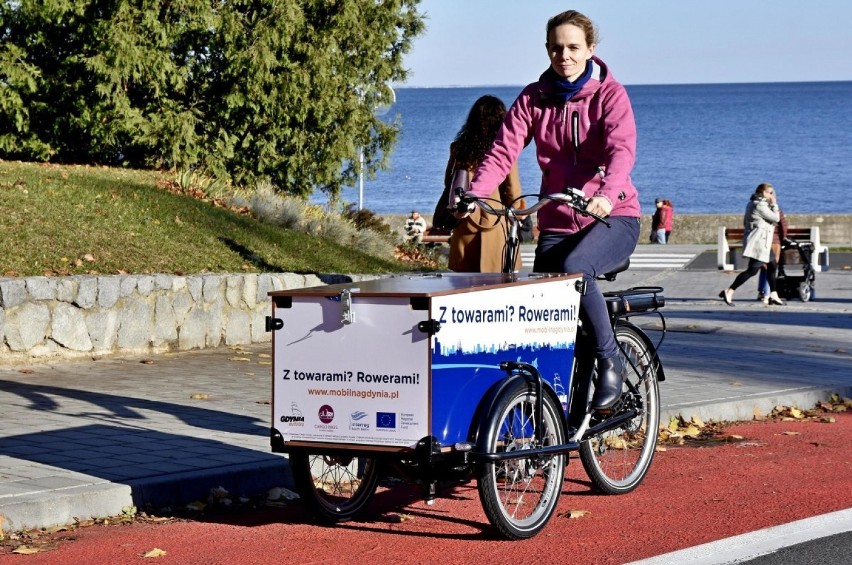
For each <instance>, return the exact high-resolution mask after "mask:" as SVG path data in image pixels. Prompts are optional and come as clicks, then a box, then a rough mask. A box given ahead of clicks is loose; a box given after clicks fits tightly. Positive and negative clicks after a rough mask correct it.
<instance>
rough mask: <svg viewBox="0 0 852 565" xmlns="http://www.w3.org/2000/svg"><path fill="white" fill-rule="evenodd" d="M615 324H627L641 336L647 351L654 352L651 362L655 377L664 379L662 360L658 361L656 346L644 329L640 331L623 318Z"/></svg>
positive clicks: (659, 380) (660, 380)
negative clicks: (654, 369)
mask: <svg viewBox="0 0 852 565" xmlns="http://www.w3.org/2000/svg"><path fill="white" fill-rule="evenodd" d="M617 325H619V326H629V327H630V328H631V329H632V330H633V331H635V332H636V335H638V336H639V337H641V338H642V342H643V343H644V344H645V347H647V348H648V351H653V352H654V357H653V358H652V359H651V362H652V363H654V365H655V366H656V368H657V370H656V371H655V376H656V378H657V381H658V382H662V381H664V380H666V373H665V371H663V363H662V361H660V356H659V355H657V349H656V347H654V344H653V342H651V338H650V337H648V334H646V333H645V332H644V331H642V330H641V329H640V328H639V327H638V326H637V325H635V324H633V323H631V322H627V321H625V320H619V321H618V322H617Z"/></svg>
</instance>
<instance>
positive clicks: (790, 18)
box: [405, 0, 852, 86]
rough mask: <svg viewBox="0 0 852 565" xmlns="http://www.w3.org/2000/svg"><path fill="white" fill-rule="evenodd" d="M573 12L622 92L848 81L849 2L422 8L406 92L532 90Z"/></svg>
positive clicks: (451, 4)
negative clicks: (549, 26) (589, 23)
mask: <svg viewBox="0 0 852 565" xmlns="http://www.w3.org/2000/svg"><path fill="white" fill-rule="evenodd" d="M567 9H575V10H580V11H581V12H583V13H585V14H586V15H587V16H589V17H590V18H591V19H592V20H593V21H594V22H595V23H596V24H597V26H598V28H599V31H600V36H601V40H600V43H599V44H598V47H597V51H596V54H597V55H598V56H599V57H601V58H602V59H604V60H605V61H606V62H607V64H608V65H609V66H610V67H611V69H612V71H613V73H614V75H615V76H616V78H617V79H618V80H619V81H620V82H622V83H624V84H690V83H719V82H788V81H821V80H852V1H850V0H813V1H811V2H803V1H802V0H797V1H794V0H598V1H591V0H586V1H575V2H554V1H551V0H423V2H421V4H420V11H421V12H425V13H426V14H427V15H428V19H427V20H426V25H427V30H426V32H425V33H424V34H423V35H422V36H421V37H419V38H418V39H416V40H415V42H414V48H413V49H412V51H411V52H410V53H409V54H408V55H407V56H406V58H405V66H406V68H408V69H409V70H410V71H411V75H410V77H409V80H408V82H407V83H406V86H480V85H522V84H527V83H529V82H531V81H533V80H535V79H537V78H538V75H539V74H540V73H541V72H542V71H543V70H544V69H545V68H546V67H547V64H548V62H547V53H546V51H545V49H544V41H545V36H544V35H545V34H544V30H545V25H546V23H547V19H548V18H549V17H550V16H553V15H554V14H557V13H559V12H561V11H563V10H567Z"/></svg>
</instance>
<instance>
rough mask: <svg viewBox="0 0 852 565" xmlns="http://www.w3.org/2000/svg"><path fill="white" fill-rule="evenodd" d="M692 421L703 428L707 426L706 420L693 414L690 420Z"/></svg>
mask: <svg viewBox="0 0 852 565" xmlns="http://www.w3.org/2000/svg"><path fill="white" fill-rule="evenodd" d="M690 422H692V423H693V424H695V425H696V426H698V427H699V428H703V427H704V426H705V424H704V420H702V419H701V418H699V417H698V416H693V417H692V419H691V420H690Z"/></svg>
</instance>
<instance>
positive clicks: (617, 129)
mask: <svg viewBox="0 0 852 565" xmlns="http://www.w3.org/2000/svg"><path fill="white" fill-rule="evenodd" d="M593 62H594V70H593V72H592V78H590V79H589V81H588V82H587V83H586V84H585V85H584V86H583V88H582V89H581V90H580V92H578V93H577V94H575V95H574V96H573V97H572V98H571V99H570V100H569V101H568V102H567V103H565V102H563V101H562V100H560V99H559V98H554V97H553V96H552V94H551V93H550V92H549V90H550V85H549V84H548V83H547V82H546V81H545V80H541V79H540V80H539V81H538V82H534V83H532V84H530V85H528V86H527V87H526V88H524V90H523V91H522V92H521V94H520V95H519V96H518V98H517V100H515V102H514V104H512V107H511V108H510V109H509V111H508V112H507V113H506V117H505V119H504V120H503V126H502V127H501V128H500V132H499V133H498V134H497V137H496V139H495V140H494V145H493V146H492V147H491V149H490V150H489V151H488V154H487V155H486V156H485V159H484V160H483V162H482V164H481V165H480V166H479V168H478V169H477V171H476V175H474V177H473V180H472V181H471V185H470V191H471V192H473V193H474V194H475V195H476V196H480V197H484V196H489V195H490V194H491V193H492V192H494V187H496V186H498V185H499V184H500V183H501V182H503V180H504V179H505V178H506V175H508V174H509V170H510V169H511V168H512V165H513V164H514V163H515V161H517V159H518V156H519V155H520V153H521V151H522V150H523V148H524V147H526V146H527V144H529V142H530V141H532V140H535V144H536V157H537V159H538V164H539V167H541V171H542V175H541V190H540V193H541V194H552V193H554V192H560V191H562V190H563V189H564V188H565V187H568V186H571V187H575V188H580V189H582V190H583V192H584V193H585V194H586V196H587V197H591V196H604V197H605V198H607V199H608V200H609V201H610V202H612V204H613V208H612V213H611V214H610V215H612V216H628V217H634V218H638V217H640V215H641V213H640V209H639V199H638V197H637V194H636V187H634V186H633V182H632V181H631V180H630V171H631V169H632V168H633V163H634V161H635V158H636V124H635V122H634V119H633V108H632V107H631V106H630V100H629V99H628V97H627V91H626V90H625V89H624V87H623V86H622V85H621V84H620V83H618V82H616V80H615V79H614V78H613V77H612V75H611V74H610V73H609V72H608V70H607V67H606V65H605V64H604V63H603V61H601V60H600V59H598V58H597V57H593ZM592 221H593V219H592V218H589V217H585V216H581V215H579V214H577V213H575V212H574V211H573V210H571V209H570V208H568V207H567V206H564V205H557V204H555V203H551V204H548V205H547V206H544V207H543V208H542V209H541V210H539V211H538V226H539V229H540V230H541V231H551V232H575V231H578V230H580V229H582V228H583V227H584V226H586V225H588V224H589V223H591V222H592Z"/></svg>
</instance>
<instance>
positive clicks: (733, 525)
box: [0, 413, 852, 565]
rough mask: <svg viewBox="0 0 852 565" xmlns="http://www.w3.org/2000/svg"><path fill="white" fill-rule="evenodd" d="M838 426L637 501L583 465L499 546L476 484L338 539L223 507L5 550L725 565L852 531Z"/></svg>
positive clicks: (665, 476) (708, 462)
mask: <svg viewBox="0 0 852 565" xmlns="http://www.w3.org/2000/svg"><path fill="white" fill-rule="evenodd" d="M835 420H836V421H835V422H833V423H827V422H818V421H781V420H778V421H771V422H749V423H741V424H736V425H734V426H732V427H730V428H728V429H727V430H725V432H724V434H723V435H724V437H728V438H729V439H730V440H732V441H717V442H703V443H702V442H699V443H697V444H694V445H691V446H686V447H684V446H673V445H667V446H665V447H666V449H665V451H660V452H658V453H657V456H656V458H655V460H654V463H653V466H652V469H651V472H650V473H649V475H648V476H647V478H646V480H645V481H644V482H643V484H642V485H641V486H640V487H639V489H637V490H636V491H634V492H633V493H631V494H628V495H624V496H617V497H613V496H605V495H601V494H598V493H597V492H595V491H594V490H592V487H591V485H590V483H589V482H588V479H587V478H586V476H585V474H584V472H583V470H582V466H581V465H579V463H578V461H576V460H573V461H572V463H571V464H569V467H568V470H567V475H566V480H565V483H564V488H563V492H562V496H561V498H560V501H559V504H558V506H557V509H556V513H555V514H554V516H553V518H552V519H551V521H550V523H549V524H548V525H547V526H546V528H545V529H544V530H543V531H542V532H541V533H540V534H539V535H538V536H536V537H534V538H532V539H529V540H526V541H523V542H507V541H502V540H500V539H498V538H497V537H496V536H495V534H494V531H493V530H492V529H491V528H490V526H489V524H488V522H487V520H486V518H485V516H484V514H483V511H482V508H481V505H480V501H479V496H478V494H477V490H476V488H475V485H474V484H468V485H464V486H461V487H457V488H455V489H452V490H450V491H448V492H444V493H443V494H442V496H441V497H440V498H439V499H438V500H437V501H436V502H435V504H434V505H432V506H429V505H427V504H425V503H424V502H423V501H422V500H421V499H420V498H419V497H418V491H417V490H415V489H410V488H408V487H397V488H393V489H389V490H384V491H383V492H380V493H379V494H378V495H377V496H376V498H375V499H374V504H373V505H372V507H371V509H370V512H369V513H368V514H367V515H366V516H364V517H363V518H362V519H359V520H356V521H353V522H349V523H346V524H342V525H339V526H336V527H325V526H320V525H317V524H316V523H315V522H314V521H313V519H312V517H311V516H310V515H308V514H307V513H306V511H305V509H304V508H303V506H302V505H301V504H300V503H299V502H291V503H288V504H285V505H283V506H281V505H278V504H277V505H274V506H263V505H261V506H260V507H258V508H256V509H253V510H242V511H238V512H233V511H228V510H226V509H225V508H226V507H223V506H216V505H214V506H209V507H207V508H205V510H204V511H203V512H199V513H198V514H197V515H196V516H195V517H194V518H193V519H191V520H185V521H184V520H181V521H173V522H169V523H165V524H152V523H143V522H136V523H133V524H131V525H96V526H90V527H84V528H78V529H76V530H73V531H60V532H56V533H53V534H50V535H43V536H40V537H38V538H37V539H35V540H33V542H32V543H31V547H33V548H36V549H37V550H38V552H37V553H35V554H33V555H29V556H27V557H25V558H24V557H22V556H20V555H10V554H9V553H8V551H9V550H10V545H9V544H8V543H6V545H4V546H0V563H2V564H4V565H5V564H6V563H21V562H23V561H24V560H25V561H26V562H27V563H29V564H58V563H63V564H64V563H87V564H101V563H103V564H107V563H108V564H111V565H114V564H122V563H138V562H139V559H140V556H142V555H144V554H146V553H148V552H151V551H154V550H160V551H164V552H165V554H162V555H161V557H160V558H158V559H157V560H156V562H157V563H181V564H196V563H197V564H201V563H205V564H218V563H229V564H230V563H257V564H265V563H281V562H289V563H328V562H333V563H340V564H347V563H352V564H355V563H357V564H359V565H360V564H362V563H365V562H371V561H378V562H405V563H441V564H442V565H449V564H454V563H460V564H461V563H464V564H467V563H470V562H471V561H474V560H475V561H483V562H489V563H528V562H531V560H532V556H536V557H535V559H536V560H539V559H547V560H549V561H555V562H571V563H578V564H579V563H596V564H623V563H627V562H632V561H635V560H639V559H648V558H654V557H655V556H660V555H662V556H663V557H659V558H657V560H653V559H652V560H651V561H649V563H726V562H731V561H732V560H734V559H737V560H740V559H741V558H749V557H756V556H757V555H758V554H757V553H754V554H753V555H751V556H749V555H742V553H734V549H736V548H738V547H745V548H746V549H748V548H754V550H755V551H761V547H762V546H761V544H760V543H759V541H756V540H757V538H755V539H749V540H747V541H746V542H745V543H743V542H740V543H735V542H733V541H729V540H736V539H737V538H732V536H739V535H742V534H750V535H753V536H758V537H759V533H758V534H755V533H754V532H759V531H760V530H762V529H764V528H772V527H773V526H778V525H781V524H789V523H794V524H795V523H796V521H798V520H802V519H807V518H812V517H814V516H820V515H823V514H828V513H832V512H838V511H842V512H843V515H845V516H847V518H846V523H847V524H848V523H849V518H848V515H849V511H848V510H847V509H848V508H850V507H852V491H851V490H850V489H849V488H848V486H849V484H850V478H852V456H850V454H852V450H850V449H849V447H850V438H852V414H849V413H845V414H837V415H836V416H835ZM731 436H740V437H741V438H742V439H739V440H736V438H732V437H731ZM733 440H736V441H733ZM767 531H768V532H772V531H773V530H771V529H770V530H767ZM784 535H785V536H786V534H784ZM775 537H777V535H776V536H775ZM787 537H789V538H790V539H791V540H794V541H800V540H795V537H794V536H787ZM719 540H723V541H721V542H719ZM709 542H718V543H719V544H720V545H718V546H717V548H716V549H715V550H714V551H713V552H711V553H712V554H711V555H710V556H709V557H708V556H704V557H702V558H701V559H703V560H700V559H698V558H696V557H693V558H692V560H689V559H684V558H671V559H670V558H669V557H667V555H666V554H669V553H670V552H673V551H678V550H684V549H687V548H690V547H693V546H700V545H702V544H706V543H709ZM848 542H849V536H848V535H841V536H835V537H831V538H823V539H819V540H817V541H815V542H813V543H809V544H806V545H804V546H802V547H794V548H792V549H790V550H789V551H788V550H784V551H783V552H782V553H780V554H778V556H777V557H775V556H772V555H769V556H766V557H760V558H759V559H768V561H756V563H772V564H775V563H778V562H781V561H775V560H774V559H776V558H777V559H787V558H788V557H787V556H788V555H789V556H790V557H789V558H790V559H793V560H794V561H792V562H796V563H843V562H844V561H843V560H842V559H843V558H845V556H848V555H850V554H849V553H848V550H847V549H845V548H846V544H847V543H848ZM793 552H795V553H793ZM801 552H804V553H801ZM675 555H677V554H675ZM835 557H839V558H840V559H841V560H840V561H837V560H835ZM799 558H801V559H803V560H800V561H797V560H796V559H799ZM846 562H848V561H846Z"/></svg>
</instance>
